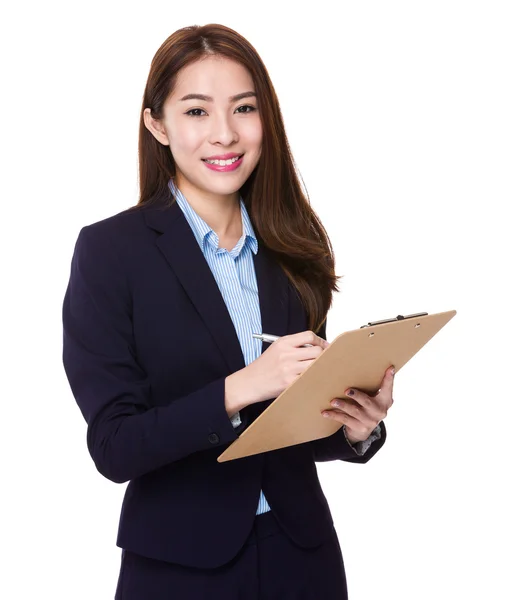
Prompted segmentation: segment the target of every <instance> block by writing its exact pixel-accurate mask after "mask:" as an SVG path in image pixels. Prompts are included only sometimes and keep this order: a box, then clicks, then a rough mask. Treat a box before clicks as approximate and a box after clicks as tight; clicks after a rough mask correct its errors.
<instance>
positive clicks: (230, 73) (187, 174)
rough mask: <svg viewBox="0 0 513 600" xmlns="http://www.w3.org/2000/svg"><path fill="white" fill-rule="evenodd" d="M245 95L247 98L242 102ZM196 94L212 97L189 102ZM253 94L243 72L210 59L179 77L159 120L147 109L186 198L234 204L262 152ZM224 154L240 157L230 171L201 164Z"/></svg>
mask: <svg viewBox="0 0 513 600" xmlns="http://www.w3.org/2000/svg"><path fill="white" fill-rule="evenodd" d="M247 92H251V95H248V96H246V97H240V96H241V95H243V94H245V93H247ZM198 94H201V95H203V96H209V97H210V98H198V97H190V96H194V95H196V96H197V95H198ZM254 94H255V87H254V85H253V80H252V78H251V76H250V74H249V72H248V71H247V70H246V69H245V67H243V66H241V65H240V64H238V63H236V62H234V61H232V60H230V59H227V58H223V57H218V56H216V57H212V56H210V57H208V58H206V59H202V60H200V61H198V62H195V63H193V64H191V65H188V66H187V67H184V68H183V69H182V70H181V71H180V72H179V73H178V77H177V83H176V86H175V89H174V90H173V92H172V94H170V95H169V97H168V98H167V99H166V102H165V104H164V117H163V119H162V120H161V121H155V120H154V119H152V117H151V114H150V109H148V108H147V109H145V111H144V120H145V124H146V127H147V128H148V129H149V130H150V131H151V132H152V133H153V135H154V136H155V137H156V138H157V140H158V141H159V142H161V143H162V144H164V145H169V147H170V150H171V153H172V155H173V158H174V160H175V164H176V183H177V185H178V187H179V188H180V189H181V190H183V191H184V192H185V190H187V192H186V193H187V194H189V195H192V194H195V195H196V194H199V195H201V196H208V197H210V198H221V197H223V198H225V197H230V198H232V199H233V200H238V191H239V190H240V188H241V186H242V185H243V184H244V182H245V181H246V180H247V179H248V177H249V176H250V175H251V173H252V171H253V169H254V168H255V166H256V165H257V163H258V160H259V158H260V153H261V147H262V125H261V121H260V113H259V110H258V102H257V98H256V96H255V95H254ZM237 96H239V98H237ZM224 154H234V155H237V156H240V155H243V156H242V159H241V160H238V161H237V162H235V163H234V164H233V165H232V166H231V167H230V165H229V164H226V165H225V166H224V167H223V166H222V165H211V166H209V165H208V164H207V163H206V162H205V159H212V160H213V159H214V158H215V157H218V156H222V155H224ZM225 160H226V159H225ZM216 166H217V167H218V169H216V168H215V167H216ZM211 167H213V168H211ZM219 167H220V169H219ZM234 167H235V168H234ZM225 199H226V198H225Z"/></svg>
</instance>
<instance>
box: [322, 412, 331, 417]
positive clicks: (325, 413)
mask: <svg viewBox="0 0 513 600" xmlns="http://www.w3.org/2000/svg"><path fill="white" fill-rule="evenodd" d="M322 416H323V417H329V416H330V414H329V413H327V412H323V413H322Z"/></svg>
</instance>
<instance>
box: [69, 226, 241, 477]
mask: <svg viewBox="0 0 513 600" xmlns="http://www.w3.org/2000/svg"><path fill="white" fill-rule="evenodd" d="M106 238H107V236H105V235H100V234H99V233H98V232H97V229H96V228H95V226H94V225H91V226H87V227H84V228H83V229H82V230H81V231H80V233H79V236H78V239H77V242H76V245H75V250H74V253H73V258H72V261H71V273H70V279H69V283H68V287H67V289H66V293H65V297H64V302H63V310H62V318H63V364H64V369H65V372H66V375H67V377H68V381H69V383H70V387H71V389H72V392H73V395H74V397H75V399H76V401H77V404H78V406H79V407H80V410H81V412H82V414H83V416H84V418H85V420H86V422H87V445H88V449H89V452H90V454H91V457H92V458H93V461H94V463H95V464H96V468H97V469H98V471H99V472H100V473H101V474H102V475H104V476H105V477H106V478H107V479H110V480H111V481H114V482H117V483H123V482H126V481H129V480H130V479H133V478H136V477H139V476H141V475H144V474H145V473H148V472H150V471H153V470H155V469H158V468H160V467H162V466H164V465H166V464H168V463H171V462H173V461H177V460H180V459H182V458H184V457H186V456H188V455H190V454H192V453H194V452H198V451H202V450H208V449H212V448H213V447H214V446H222V445H224V444H228V443H230V442H232V441H233V440H235V439H237V437H238V433H237V431H235V429H234V427H233V425H232V423H231V421H230V418H229V417H228V414H227V412H226V410H225V404H224V402H225V400H224V395H225V377H221V378H219V379H216V380H214V381H212V382H210V383H209V384H208V385H206V386H204V387H202V388H200V389H198V390H196V391H194V392H193V393H191V394H188V395H187V396H185V397H181V398H177V399H173V400H172V401H170V403H169V405H167V406H157V407H155V406H152V404H151V385H150V381H149V380H148V377H147V375H146V373H145V371H144V370H143V369H142V368H141V365H140V364H139V363H138V361H137V357H136V348H135V341H134V336H133V330H132V317H131V294H130V292H129V288H128V283H127V274H126V272H124V270H123V269H122V268H120V265H119V264H118V263H117V258H116V253H115V251H114V249H113V247H112V243H111V242H109V239H106ZM242 429H243V427H241V428H240V430H239V433H240V431H242Z"/></svg>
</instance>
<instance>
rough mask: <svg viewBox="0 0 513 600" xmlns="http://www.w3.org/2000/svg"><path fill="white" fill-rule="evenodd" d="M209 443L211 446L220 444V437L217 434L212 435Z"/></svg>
mask: <svg viewBox="0 0 513 600" xmlns="http://www.w3.org/2000/svg"><path fill="white" fill-rule="evenodd" d="M208 441H209V442H210V443H211V444H218V443H219V436H218V435H217V433H211V434H210V435H209V436H208Z"/></svg>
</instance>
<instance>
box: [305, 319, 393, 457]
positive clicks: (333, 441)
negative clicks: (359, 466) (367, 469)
mask: <svg viewBox="0 0 513 600" xmlns="http://www.w3.org/2000/svg"><path fill="white" fill-rule="evenodd" d="M318 335H319V336H320V337H322V338H324V339H326V321H324V323H323V325H322V326H321V328H320V329H319V332H318ZM386 437H387V436H386V428H385V424H384V422H383V421H381V422H380V423H379V424H378V426H377V427H376V429H374V431H373V432H372V433H371V435H370V436H369V437H368V438H367V439H366V440H364V441H363V442H356V443H355V444H352V443H351V442H350V441H349V440H348V439H347V436H346V432H345V426H342V427H341V428H340V429H339V430H338V431H336V432H335V433H334V434H333V435H330V436H328V437H326V438H321V439H320V440H313V441H312V442H309V443H310V444H311V445H312V448H313V453H314V460H315V461H316V462H325V461H331V460H343V461H346V462H353V463H366V462H367V461H368V460H370V459H371V458H372V457H373V456H374V454H376V452H377V451H378V450H379V449H380V448H381V446H383V444H384V443H385V440H386Z"/></svg>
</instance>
